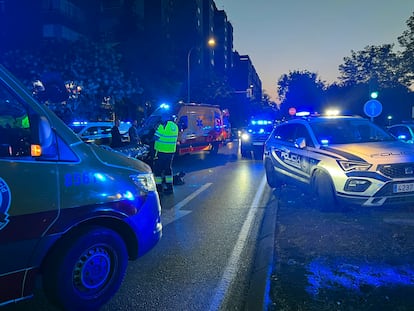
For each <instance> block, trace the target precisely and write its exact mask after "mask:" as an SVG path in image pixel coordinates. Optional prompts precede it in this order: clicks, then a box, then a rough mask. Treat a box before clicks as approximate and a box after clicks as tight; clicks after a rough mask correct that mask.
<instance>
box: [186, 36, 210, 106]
mask: <svg viewBox="0 0 414 311" xmlns="http://www.w3.org/2000/svg"><path fill="white" fill-rule="evenodd" d="M207 45H208V46H209V47H210V48H214V47H215V45H216V40H215V39H214V38H209V39H208V41H207ZM195 48H196V47H195V46H193V47H192V48H191V49H190V50H189V51H188V54H187V103H190V74H191V70H190V60H191V53H192V52H193V50H194V49H195Z"/></svg>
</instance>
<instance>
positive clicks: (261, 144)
mask: <svg viewBox="0 0 414 311" xmlns="http://www.w3.org/2000/svg"><path fill="white" fill-rule="evenodd" d="M263 145H264V143H263V142H255V143H253V146H263Z"/></svg>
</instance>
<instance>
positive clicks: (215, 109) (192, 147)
mask: <svg viewBox="0 0 414 311" xmlns="http://www.w3.org/2000/svg"><path fill="white" fill-rule="evenodd" d="M163 114H169V115H171V117H174V118H175V119H176V122H177V125H178V128H179V134H178V140H177V154H178V155H183V154H188V153H194V152H199V151H210V152H211V153H213V154H216V153H217V152H218V149H219V147H220V145H222V144H224V143H225V142H226V140H228V139H229V133H230V130H229V123H228V122H226V118H228V111H226V112H225V111H223V110H221V109H220V107H219V106H217V105H207V104H193V103H190V104H188V103H178V104H176V105H173V106H170V105H166V104H163V105H161V106H160V107H159V108H157V110H155V111H154V112H153V113H152V114H151V115H150V117H149V118H148V119H147V120H146V121H145V123H144V125H143V127H142V128H141V129H140V132H139V135H140V137H141V139H143V141H144V142H145V138H147V139H149V140H150V139H151V138H152V136H153V133H154V131H155V127H156V126H157V125H158V124H159V122H160V119H161V115H163Z"/></svg>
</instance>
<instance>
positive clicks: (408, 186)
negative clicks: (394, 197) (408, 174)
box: [393, 183, 414, 193]
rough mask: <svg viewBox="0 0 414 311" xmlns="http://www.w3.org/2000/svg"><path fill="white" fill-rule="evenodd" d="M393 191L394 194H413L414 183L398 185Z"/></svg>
mask: <svg viewBox="0 0 414 311" xmlns="http://www.w3.org/2000/svg"><path fill="white" fill-rule="evenodd" d="M393 190H394V193H400V192H412V191H414V183H405V184H396V185H394V189H393Z"/></svg>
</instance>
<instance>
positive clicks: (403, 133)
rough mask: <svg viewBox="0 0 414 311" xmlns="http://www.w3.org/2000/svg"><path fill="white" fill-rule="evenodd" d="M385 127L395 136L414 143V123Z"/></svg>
mask: <svg viewBox="0 0 414 311" xmlns="http://www.w3.org/2000/svg"><path fill="white" fill-rule="evenodd" d="M387 129H388V132H390V133H391V135H392V136H394V137H395V138H397V139H399V140H401V141H403V142H406V143H409V144H414V123H401V124H394V125H391V126H389V127H388V128H387Z"/></svg>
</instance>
